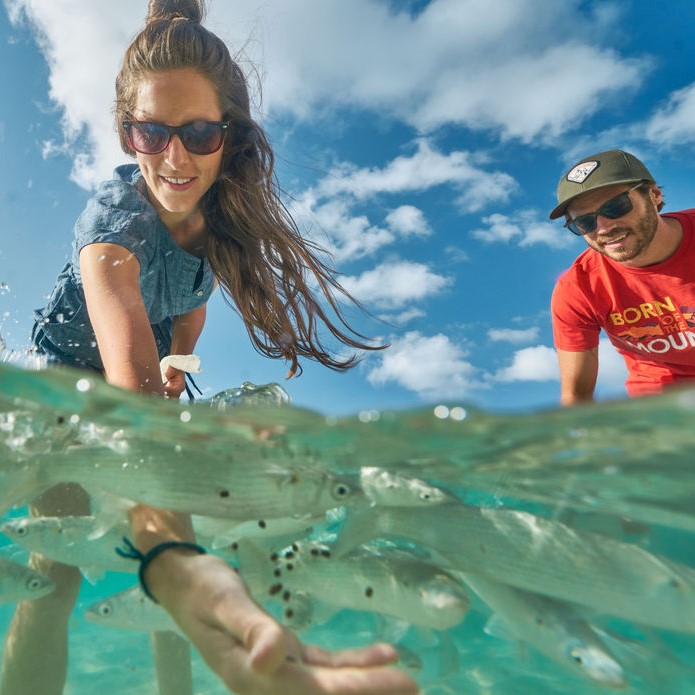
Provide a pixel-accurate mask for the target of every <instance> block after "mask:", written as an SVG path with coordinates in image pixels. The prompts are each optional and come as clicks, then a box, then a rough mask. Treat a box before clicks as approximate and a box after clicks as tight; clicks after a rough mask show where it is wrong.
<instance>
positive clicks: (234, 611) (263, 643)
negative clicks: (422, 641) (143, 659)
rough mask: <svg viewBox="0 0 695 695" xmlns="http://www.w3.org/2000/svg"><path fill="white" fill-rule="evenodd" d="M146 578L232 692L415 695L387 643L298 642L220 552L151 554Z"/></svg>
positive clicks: (244, 694)
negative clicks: (336, 646) (335, 645)
mask: <svg viewBox="0 0 695 695" xmlns="http://www.w3.org/2000/svg"><path fill="white" fill-rule="evenodd" d="M147 582H148V586H149V588H150V590H151V591H152V593H153V594H154V595H155V596H156V598H157V600H158V601H159V602H160V603H161V604H162V606H164V608H166V609H167V610H168V611H169V613H170V614H171V615H172V617H173V618H174V620H175V621H176V622H177V623H178V625H179V627H181V629H182V630H183V632H184V633H185V634H186V635H187V636H188V638H189V639H190V640H191V642H192V643H193V644H194V645H195V647H196V648H197V649H198V651H199V652H200V654H201V656H202V657H203V659H204V660H205V662H206V663H207V665H208V666H209V667H210V669H211V670H212V671H213V672H214V673H216V674H217V675H218V676H219V677H220V678H221V680H222V681H223V683H224V684H225V685H226V686H227V687H228V688H229V689H230V691H232V692H234V693H238V695H277V693H283V695H322V694H327V693H331V694H332V695H417V693H419V689H418V687H417V685H416V684H415V682H414V681H413V680H412V679H411V678H409V677H408V676H406V675H405V674H403V673H401V672H400V671H398V670H396V669H395V668H392V667H391V666H390V665H391V664H393V663H394V662H395V661H396V659H397V655H396V652H395V650H394V649H393V648H392V647H390V646H389V645H385V644H375V645H372V646H370V647H366V648H364V649H354V650H342V651H337V652H329V651H326V650H324V649H320V648H318V647H312V646H306V645H303V644H302V643H301V642H300V641H299V639H298V638H297V637H296V636H295V635H294V634H293V633H292V632H291V631H290V630H288V629H287V628H285V627H283V626H281V625H280V624H278V623H277V622H276V621H275V620H274V619H273V618H272V617H271V616H270V615H268V614H267V613H266V612H265V611H263V610H262V609H261V608H260V607H259V606H258V605H257V604H256V603H255V602H254V601H253V600H252V598H251V597H250V596H249V594H248V591H247V589H246V587H245V585H244V583H243V581H242V579H241V577H240V576H239V575H238V574H237V573H236V572H235V571H234V570H233V569H232V568H231V567H230V566H229V565H228V564H227V563H226V562H224V561H223V560H222V559H220V558H218V557H215V556H212V555H197V554H192V553H191V552H190V551H187V550H185V549H183V550H179V549H171V550H168V551H166V552H165V553H162V554H161V555H160V556H158V557H157V558H156V560H154V561H153V562H152V563H151V565H150V566H148V570H147Z"/></svg>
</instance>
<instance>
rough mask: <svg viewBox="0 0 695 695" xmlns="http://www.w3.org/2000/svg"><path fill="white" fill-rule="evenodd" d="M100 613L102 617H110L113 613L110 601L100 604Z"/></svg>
mask: <svg viewBox="0 0 695 695" xmlns="http://www.w3.org/2000/svg"><path fill="white" fill-rule="evenodd" d="M98 613H99V615H100V616H101V617H102V618H108V617H109V616H110V615H111V614H112V613H113V608H111V604H110V603H102V604H101V605H100V606H99V609H98Z"/></svg>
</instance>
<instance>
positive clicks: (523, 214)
mask: <svg viewBox="0 0 695 695" xmlns="http://www.w3.org/2000/svg"><path fill="white" fill-rule="evenodd" d="M483 223H484V224H486V225H487V227H485V228H479V229H474V230H473V231H472V232H471V234H472V236H474V237H475V238H476V239H480V240H481V241H484V242H486V243H488V244H494V243H504V244H508V243H510V242H515V243H516V244H517V245H518V246H520V247H526V246H533V245H534V244H544V245H545V246H549V247H551V248H554V249H566V248H569V247H570V246H571V245H572V244H573V243H574V237H573V236H572V235H571V234H570V233H569V232H567V230H565V229H563V228H562V225H561V224H558V223H557V222H553V223H551V222H547V221H545V220H540V219H539V217H538V212H536V211H534V210H521V211H519V212H517V213H515V214H514V215H513V216H509V215H502V214H499V213H494V214H492V215H488V216H487V217H483Z"/></svg>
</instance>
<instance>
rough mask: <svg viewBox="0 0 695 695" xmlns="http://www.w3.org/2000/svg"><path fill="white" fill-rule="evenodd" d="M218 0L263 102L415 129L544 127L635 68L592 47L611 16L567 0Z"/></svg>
mask: <svg viewBox="0 0 695 695" xmlns="http://www.w3.org/2000/svg"><path fill="white" fill-rule="evenodd" d="M228 5H229V6H228ZM228 5H227V3H225V6H224V12H225V15H226V16H225V15H223V14H222V12H223V10H222V9H221V8H222V5H221V4H220V3H215V5H214V6H213V12H212V16H214V17H215V19H216V20H217V21H218V22H219V23H220V25H225V26H227V27H228V29H227V31H228V32H232V31H235V32H236V39H237V41H236V42H237V44H238V43H239V38H240V37H241V36H242V35H243V33H242V32H243V31H248V30H249V29H252V31H253V35H254V41H253V42H252V43H251V44H250V45H249V46H248V49H247V50H248V51H249V52H250V53H251V55H252V57H254V58H255V59H256V60H257V61H258V60H260V62H261V64H262V65H263V66H264V70H265V77H266V105H267V107H268V109H269V110H279V111H290V112H292V113H294V114H295V115H297V116H299V117H301V118H306V117H307V116H310V115H312V114H314V113H315V112H316V111H317V110H326V109H328V110H330V109H331V108H333V107H335V106H339V105H350V106H355V107H357V108H362V109H367V110H375V111H379V112H381V113H389V114H391V115H392V116H393V117H395V118H397V119H400V120H402V121H404V122H406V123H408V124H410V125H412V126H414V127H415V128H417V129H418V130H420V131H427V130H430V129H433V128H436V127H438V126H441V125H443V124H447V123H456V124H463V125H465V126H468V127H471V128H484V129H494V130H500V131H501V133H502V135H503V137H510V136H511V137H519V138H521V139H524V140H528V139H531V138H534V137H537V136H539V135H544V136H550V137H554V136H557V135H558V134H560V133H561V132H563V131H564V130H566V129H568V128H573V127H575V126H576V124H577V121H578V120H579V119H581V118H587V117H589V116H590V115H591V114H592V113H593V112H594V111H595V110H596V109H597V108H598V106H599V105H600V104H601V103H602V101H603V100H604V99H605V97H606V95H608V94H610V93H611V92H620V93H623V94H624V93H625V91H626V90H628V89H631V88H634V87H636V86H637V85H638V84H639V82H640V80H641V79H642V77H643V74H644V67H643V65H642V64H641V63H639V62H638V61H634V60H626V59H623V58H621V57H620V56H619V55H618V54H617V53H616V52H615V51H613V50H611V49H610V48H603V47H602V46H609V45H611V44H610V42H609V40H610V38H611V30H612V29H613V28H614V26H613V24H612V23H614V22H615V21H616V19H618V17H615V16H613V17H611V16H609V15H608V14H605V13H604V14H603V15H602V16H598V15H595V16H593V17H591V16H587V14H586V13H585V12H582V11H580V7H579V3H578V2H574V1H570V2H566V3H550V4H549V3H548V2H547V0H496V3H495V11H494V12H491V11H490V5H489V2H487V0H431V2H430V3H429V4H428V5H427V6H426V7H425V8H424V10H423V11H422V12H420V13H419V14H417V15H411V14H410V13H408V12H407V11H406V12H400V13H399V12H397V11H395V10H394V9H392V7H390V6H389V5H390V4H389V3H384V2H375V1H374V0H351V2H349V3H346V2H337V1H334V2H327V1H326V0H293V2H292V3H279V2H278V3H262V2H258V1H249V0H246V1H243V2H242V1H238V0H237V1H236V2H229V3H228ZM227 16H228V17H233V18H234V22H235V23H236V24H237V28H236V29H233V28H231V27H230V26H229V21H228V20H227V21H226V22H225V21H224V20H225V19H226V17H227ZM230 35H231V34H230ZM583 36H586V37H587V40H586V41H583V40H582V39H581V37H583ZM602 39H603V41H602ZM357 46H358V47H359V48H358V49H357V50H356V47H357ZM317 56H320V57H321V58H320V60H317ZM347 56H349V59H346V57H347Z"/></svg>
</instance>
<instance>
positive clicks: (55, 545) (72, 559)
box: [0, 516, 138, 579]
mask: <svg viewBox="0 0 695 695" xmlns="http://www.w3.org/2000/svg"><path fill="white" fill-rule="evenodd" d="M100 524H101V522H100V520H99V519H98V517H95V516H58V517H49V516H43V517H20V518H15V519H11V520H10V521H6V522H5V523H3V524H2V525H0V532H2V533H3V534H5V536H7V537H8V538H9V539H10V540H11V541H12V542H13V543H15V544H16V545H19V546H21V547H22V548H24V549H25V550H28V551H30V552H34V553H39V554H41V555H44V556H46V557H48V558H51V559H52V560H55V561H57V562H62V563H63V564H66V565H75V566H77V567H79V568H80V569H81V570H82V573H83V574H84V575H85V576H86V577H87V578H90V579H91V578H97V577H98V576H100V575H102V574H103V573H104V572H105V571H114V572H137V568H138V566H137V563H134V562H133V561H132V560H129V559H127V558H123V557H121V556H120V555H118V554H117V553H116V552H115V550H114V549H115V548H116V547H117V546H120V545H122V544H123V537H124V536H127V535H128V533H129V531H130V526H129V524H128V523H127V522H125V521H124V522H123V523H121V524H118V525H116V526H113V527H111V528H110V529H108V530H106V531H105V532H104V533H102V532H101V530H100Z"/></svg>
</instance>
